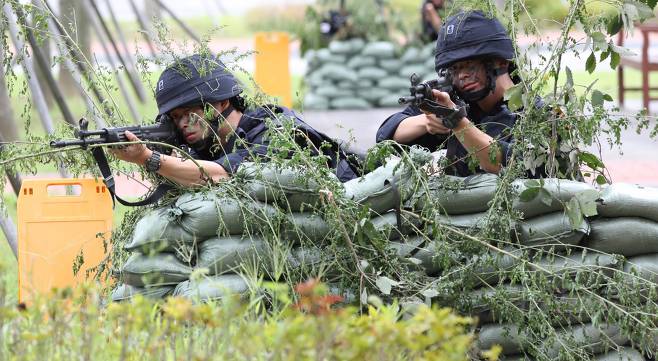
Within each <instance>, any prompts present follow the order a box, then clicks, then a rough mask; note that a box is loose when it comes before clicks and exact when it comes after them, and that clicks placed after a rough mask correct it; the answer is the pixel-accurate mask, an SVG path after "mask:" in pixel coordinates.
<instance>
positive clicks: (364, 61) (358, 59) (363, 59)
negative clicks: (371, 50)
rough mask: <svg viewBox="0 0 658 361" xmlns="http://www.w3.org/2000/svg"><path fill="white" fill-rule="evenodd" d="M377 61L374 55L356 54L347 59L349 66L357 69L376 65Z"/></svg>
mask: <svg viewBox="0 0 658 361" xmlns="http://www.w3.org/2000/svg"><path fill="white" fill-rule="evenodd" d="M376 63H377V61H376V60H375V58H373V57H372V56H361V55H356V56H353V57H352V58H351V59H350V60H348V61H347V67H348V68H350V69H353V70H356V69H359V68H364V67H367V66H375V64H376Z"/></svg>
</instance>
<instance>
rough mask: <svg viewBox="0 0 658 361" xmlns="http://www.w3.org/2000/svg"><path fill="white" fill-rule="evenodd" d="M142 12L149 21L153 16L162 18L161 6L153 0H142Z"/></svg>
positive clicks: (150, 21) (151, 20)
mask: <svg viewBox="0 0 658 361" xmlns="http://www.w3.org/2000/svg"><path fill="white" fill-rule="evenodd" d="M144 13H145V14H146V19H147V20H148V21H149V23H152V22H153V18H156V19H162V8H161V7H160V4H158V3H157V2H156V1H155V0H144ZM149 25H150V24H149ZM149 30H152V29H149Z"/></svg>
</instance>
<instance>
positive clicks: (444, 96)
mask: <svg viewBox="0 0 658 361" xmlns="http://www.w3.org/2000/svg"><path fill="white" fill-rule="evenodd" d="M432 95H433V96H434V100H435V101H436V102H437V103H439V104H441V105H443V106H445V107H448V108H451V109H454V108H456V107H457V105H456V104H455V103H454V102H453V101H452V99H450V94H448V93H446V92H442V91H439V90H436V89H432ZM439 119H440V118H439ZM442 123H443V122H442ZM457 127H459V123H457V126H456V127H454V128H457Z"/></svg>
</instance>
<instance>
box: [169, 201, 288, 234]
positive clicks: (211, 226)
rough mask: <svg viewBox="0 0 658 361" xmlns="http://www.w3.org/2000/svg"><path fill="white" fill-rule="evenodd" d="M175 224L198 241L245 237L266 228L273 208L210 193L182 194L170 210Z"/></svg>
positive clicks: (273, 213)
mask: <svg viewBox="0 0 658 361" xmlns="http://www.w3.org/2000/svg"><path fill="white" fill-rule="evenodd" d="M172 213H175V214H176V218H175V221H176V222H177V223H178V224H180V226H181V227H182V228H183V229H185V230H186V231H187V232H188V233H190V234H193V235H195V236H197V237H199V238H201V239H207V238H210V237H215V236H218V235H227V234H245V233H249V231H250V230H251V229H257V228H259V227H260V226H262V225H264V224H267V223H268V222H269V220H270V219H271V218H272V217H274V216H275V215H276V214H277V210H276V208H273V207H272V206H269V205H267V204H264V203H260V202H254V201H251V200H249V199H248V198H236V197H234V196H225V197H224V196H217V195H214V194H212V193H186V194H183V195H182V196H180V197H179V198H178V199H177V200H176V204H175V205H174V206H173V207H172Z"/></svg>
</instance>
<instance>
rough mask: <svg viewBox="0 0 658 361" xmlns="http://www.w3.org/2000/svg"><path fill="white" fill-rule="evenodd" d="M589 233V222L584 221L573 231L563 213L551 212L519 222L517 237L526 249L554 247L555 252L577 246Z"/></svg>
mask: <svg viewBox="0 0 658 361" xmlns="http://www.w3.org/2000/svg"><path fill="white" fill-rule="evenodd" d="M589 231H590V226H589V222H588V221H587V220H584V221H583V222H582V223H581V224H580V226H579V227H578V228H577V229H573V227H572V226H571V222H570V221H569V217H568V216H567V215H566V214H565V213H564V212H553V213H550V214H546V215H543V216H539V217H535V218H531V219H528V220H525V221H521V222H520V223H519V226H518V232H517V237H518V241H519V243H520V244H522V245H524V246H528V247H533V248H534V247H537V246H545V247H544V248H546V247H550V246H554V247H555V249H556V250H560V249H564V248H566V246H568V245H577V244H579V243H580V241H581V240H582V239H583V237H584V236H585V235H586V234H588V233H589Z"/></svg>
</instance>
